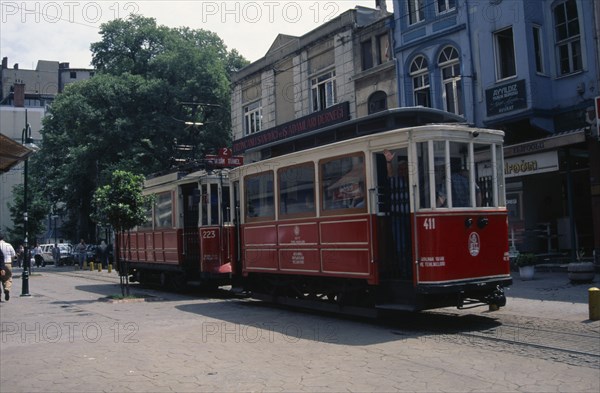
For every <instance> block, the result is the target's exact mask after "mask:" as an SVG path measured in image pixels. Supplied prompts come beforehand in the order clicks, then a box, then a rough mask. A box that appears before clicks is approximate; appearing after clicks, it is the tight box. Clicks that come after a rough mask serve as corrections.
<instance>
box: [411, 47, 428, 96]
mask: <svg viewBox="0 0 600 393" xmlns="http://www.w3.org/2000/svg"><path fill="white" fill-rule="evenodd" d="M410 76H411V78H412V82H413V93H414V104H415V105H420V106H426V107H431V88H430V86H429V70H428V68H427V59H425V57H423V56H418V57H417V58H416V59H415V60H413V62H412V64H411V66H410Z"/></svg>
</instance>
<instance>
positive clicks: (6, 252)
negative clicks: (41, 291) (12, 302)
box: [0, 232, 17, 301]
mask: <svg viewBox="0 0 600 393" xmlns="http://www.w3.org/2000/svg"><path fill="white" fill-rule="evenodd" d="M0 251H1V252H2V268H1V270H2V273H0V274H1V275H2V276H1V277H2V278H1V281H2V287H3V288H2V289H3V291H4V300H6V301H8V300H9V299H10V288H11V287H12V260H13V258H15V256H16V255H17V254H16V253H15V249H14V248H13V246H12V245H11V244H10V243H7V242H5V241H4V234H3V233H2V232H0Z"/></svg>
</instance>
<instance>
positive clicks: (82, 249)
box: [75, 239, 87, 269]
mask: <svg viewBox="0 0 600 393" xmlns="http://www.w3.org/2000/svg"><path fill="white" fill-rule="evenodd" d="M86 251H87V245H86V244H85V241H84V240H83V239H81V240H80V241H79V244H78V245H76V246H75V255H77V260H78V262H79V269H83V263H84V262H85V256H86Z"/></svg>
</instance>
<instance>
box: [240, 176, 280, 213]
mask: <svg viewBox="0 0 600 393" xmlns="http://www.w3.org/2000/svg"><path fill="white" fill-rule="evenodd" d="M244 188H245V191H246V192H245V203H246V219H250V220H252V218H264V219H266V218H273V217H274V215H275V214H274V213H275V207H274V201H273V172H264V173H260V174H258V175H253V176H248V177H246V178H245V179H244Z"/></svg>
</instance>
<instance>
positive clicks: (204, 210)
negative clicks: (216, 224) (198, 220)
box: [201, 184, 208, 225]
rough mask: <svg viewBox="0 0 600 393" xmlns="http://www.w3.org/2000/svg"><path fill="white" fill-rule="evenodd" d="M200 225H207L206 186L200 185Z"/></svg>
mask: <svg viewBox="0 0 600 393" xmlns="http://www.w3.org/2000/svg"><path fill="white" fill-rule="evenodd" d="M201 205H202V225H208V188H207V186H206V184H203V185H202V200H201Z"/></svg>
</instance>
